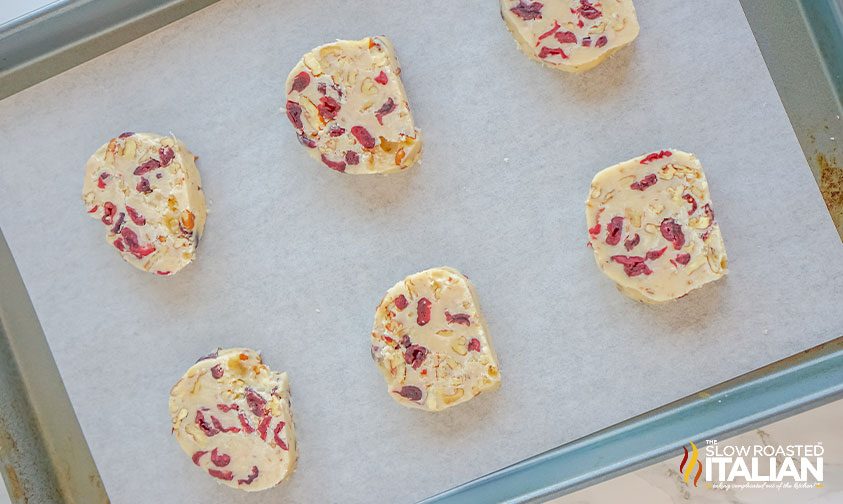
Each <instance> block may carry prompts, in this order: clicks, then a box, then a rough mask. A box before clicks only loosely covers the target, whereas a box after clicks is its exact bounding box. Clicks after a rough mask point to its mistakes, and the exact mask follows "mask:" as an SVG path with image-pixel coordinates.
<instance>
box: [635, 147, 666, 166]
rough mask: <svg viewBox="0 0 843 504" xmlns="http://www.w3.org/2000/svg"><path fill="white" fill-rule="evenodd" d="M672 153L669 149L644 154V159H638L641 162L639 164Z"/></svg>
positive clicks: (650, 161)
mask: <svg viewBox="0 0 843 504" xmlns="http://www.w3.org/2000/svg"><path fill="white" fill-rule="evenodd" d="M672 155H673V153H672V152H670V151H666V150H663V151H659V152H654V153H652V154H649V155H647V156H645V157H644V159H642V160H641V161H640V163H641V164H647V163H652V162H653V161H655V160H657V159H662V158H666V157H670V156H672Z"/></svg>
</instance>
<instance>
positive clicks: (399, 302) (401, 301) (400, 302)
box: [395, 294, 409, 311]
mask: <svg viewBox="0 0 843 504" xmlns="http://www.w3.org/2000/svg"><path fill="white" fill-rule="evenodd" d="M408 304H409V303H408V302H407V298H405V297H404V294H399V295H398V297H396V298H395V307H396V308H398V310H399V311H401V310H403V309H404V308H406V307H407V305H408Z"/></svg>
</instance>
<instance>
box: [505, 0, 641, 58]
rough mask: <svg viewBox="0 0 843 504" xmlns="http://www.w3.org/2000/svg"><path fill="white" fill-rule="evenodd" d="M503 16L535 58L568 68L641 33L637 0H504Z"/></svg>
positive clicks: (606, 52)
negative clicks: (636, 13) (633, 2)
mask: <svg viewBox="0 0 843 504" xmlns="http://www.w3.org/2000/svg"><path fill="white" fill-rule="evenodd" d="M500 2H501V16H502V17H503V20H504V21H505V22H506V26H507V27H508V28H509V31H510V32H512V35H513V37H515V40H516V41H517V42H518V47H520V48H521V50H522V51H523V52H524V53H525V54H527V56H529V57H530V58H532V59H534V60H536V61H539V62H541V63H544V64H546V65H549V66H552V67H554V68H557V69H559V70H564V71H566V72H583V71H585V70H589V69H591V68H594V67H596V66H597V65H598V64H600V62H602V61H603V60H605V59H606V58H607V57H609V56H610V55H611V54H612V53H614V52H615V51H617V50H619V49H620V48H622V47H623V46H625V45H627V44H629V43H630V42H632V41H633V40H635V37H637V36H638V19H637V18H636V16H635V7H633V5H632V0H603V1H602V2H601V1H589V0H553V1H549V0H545V1H544V2H532V1H529V0H500Z"/></svg>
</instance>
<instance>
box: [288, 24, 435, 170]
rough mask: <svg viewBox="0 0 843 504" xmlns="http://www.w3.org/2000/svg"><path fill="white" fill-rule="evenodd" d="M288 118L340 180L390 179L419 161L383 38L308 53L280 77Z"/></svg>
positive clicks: (415, 134)
mask: <svg viewBox="0 0 843 504" xmlns="http://www.w3.org/2000/svg"><path fill="white" fill-rule="evenodd" d="M286 90H287V104H286V105H285V110H286V113H287V118H288V119H289V120H290V122H291V123H292V124H293V126H294V127H295V128H296V134H297V135H298V138H299V142H300V143H301V144H302V145H304V146H305V148H307V150H308V152H309V153H310V155H311V156H313V158H314V159H318V160H319V161H320V162H322V163H323V164H324V165H325V166H327V167H328V168H331V169H332V170H336V171H338V172H341V173H351V174H355V175H359V174H371V173H392V172H397V171H401V170H404V169H406V168H409V167H410V166H412V165H413V163H415V162H416V161H417V160H418V159H419V156H420V154H421V148H422V141H421V135H420V133H421V132H420V131H419V130H417V129H416V127H415V126H414V124H413V115H412V114H411V113H410V106H409V103H408V102H407V95H406V92H405V91H404V84H403V83H402V81H401V68H400V67H399V66H398V59H397V58H396V56H395V50H394V49H393V47H392V43H391V42H390V41H389V39H387V38H386V37H367V38H364V39H363V40H338V41H336V42H334V43H331V44H325V45H323V46H320V47H317V48H316V49H313V50H312V51H310V52H309V53H307V54H305V55H304V57H303V58H302V60H301V61H300V62H299V63H298V64H297V65H296V66H295V68H293V71H292V72H290V76H289V77H288V78H287V88H286Z"/></svg>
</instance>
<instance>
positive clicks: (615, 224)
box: [606, 217, 623, 245]
mask: <svg viewBox="0 0 843 504" xmlns="http://www.w3.org/2000/svg"><path fill="white" fill-rule="evenodd" d="M622 233H623V217H612V220H610V221H609V223H608V224H606V244H607V245H617V244H618V243H620V242H621V234H622Z"/></svg>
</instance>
